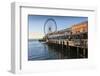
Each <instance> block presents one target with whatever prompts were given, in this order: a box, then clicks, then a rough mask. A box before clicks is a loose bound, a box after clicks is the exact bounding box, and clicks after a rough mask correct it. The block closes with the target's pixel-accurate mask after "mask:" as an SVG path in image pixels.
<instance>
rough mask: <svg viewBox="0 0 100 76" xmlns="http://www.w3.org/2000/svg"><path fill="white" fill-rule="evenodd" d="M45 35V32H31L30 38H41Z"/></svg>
mask: <svg viewBox="0 0 100 76" xmlns="http://www.w3.org/2000/svg"><path fill="white" fill-rule="evenodd" d="M43 36H44V34H43V33H37V32H29V39H41V38H43Z"/></svg>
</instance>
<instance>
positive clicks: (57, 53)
mask: <svg viewBox="0 0 100 76" xmlns="http://www.w3.org/2000/svg"><path fill="white" fill-rule="evenodd" d="M68 49H69V48H66V47H65V46H63V47H62V46H58V45H50V44H49V45H48V44H47V43H45V42H39V41H38V40H29V42H28V60H55V59H75V58H83V57H81V56H80V55H81V54H82V53H80V52H77V50H76V48H72V47H71V48H70V50H68ZM80 50H81V49H80ZM85 58H87V57H85Z"/></svg>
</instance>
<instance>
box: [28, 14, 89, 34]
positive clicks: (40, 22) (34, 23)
mask: <svg viewBox="0 0 100 76" xmlns="http://www.w3.org/2000/svg"><path fill="white" fill-rule="evenodd" d="M49 18H53V19H54V20H55V21H56V23H57V30H61V29H65V28H68V27H70V26H72V25H73V24H77V23H80V22H83V21H87V20H88V18H87V17H74V16H72V17H71V16H42V15H29V16H28V27H29V33H30V32H33V33H34V32H35V33H42V34H44V29H43V28H44V23H45V21H46V20H47V19H49Z"/></svg>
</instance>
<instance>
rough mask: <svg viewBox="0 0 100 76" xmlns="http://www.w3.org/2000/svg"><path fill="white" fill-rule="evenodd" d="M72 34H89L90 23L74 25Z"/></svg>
mask: <svg viewBox="0 0 100 76" xmlns="http://www.w3.org/2000/svg"><path fill="white" fill-rule="evenodd" d="M71 30H72V34H78V33H83V32H88V21H85V22H82V23H79V24H76V25H73V26H72V27H71Z"/></svg>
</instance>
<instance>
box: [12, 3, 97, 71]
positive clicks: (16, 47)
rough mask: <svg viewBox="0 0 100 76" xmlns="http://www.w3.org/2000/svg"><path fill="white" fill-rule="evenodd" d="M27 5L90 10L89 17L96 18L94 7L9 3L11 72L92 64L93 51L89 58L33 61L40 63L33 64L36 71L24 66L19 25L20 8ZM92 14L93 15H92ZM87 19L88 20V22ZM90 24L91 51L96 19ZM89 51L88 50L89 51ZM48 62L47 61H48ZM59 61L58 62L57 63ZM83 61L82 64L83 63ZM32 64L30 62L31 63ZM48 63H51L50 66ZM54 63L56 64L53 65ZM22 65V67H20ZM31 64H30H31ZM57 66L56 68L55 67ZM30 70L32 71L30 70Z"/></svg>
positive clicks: (51, 8) (39, 7) (56, 8)
mask: <svg viewBox="0 0 100 76" xmlns="http://www.w3.org/2000/svg"><path fill="white" fill-rule="evenodd" d="M27 7H29V8H35V9H36V8H37V9H47V10H59V11H60V10H61V11H66V10H72V11H79V12H82V11H83V12H84V11H87V12H92V14H91V18H94V20H96V9H95V8H87V7H71V6H67V8H65V7H64V8H63V7H58V6H57V7H56V6H54V7H51V6H50V7H45V6H44V5H40V6H39V5H38V6H37V5H35V6H34V4H28V3H15V2H14V3H12V5H11V8H12V10H11V19H12V20H11V21H12V23H11V24H12V28H11V29H12V32H11V33H12V37H11V38H12V39H11V40H12V45H11V46H12V49H11V50H12V51H11V71H12V72H13V73H22V72H41V71H51V70H53V69H54V70H57V69H59V68H61V70H63V69H69V68H72V69H73V68H75V67H76V68H77V67H78V68H84V67H92V66H94V63H92V62H94V60H93V58H94V56H93V53H91V54H90V56H91V57H90V58H89V59H84V60H83V59H79V60H78V59H77V60H71V61H69V60H68V61H67V60H53V61H38V62H34V61H33V63H35V64H36V65H37V64H40V63H41V64H42V65H40V66H39V67H40V68H39V67H36V66H34V67H35V69H36V68H38V69H37V71H35V69H32V68H33V67H32V68H31V67H29V68H28V67H25V66H29V65H28V64H26V63H25V62H24V61H23V60H22V59H23V58H22V57H23V56H22V55H23V52H22V51H21V50H22V44H23V43H22V37H23V31H22V29H23V30H24V28H22V26H21V25H23V23H22V21H23V17H22V15H23V13H22V8H27ZM24 12H25V11H24ZM40 14H41V13H40ZM41 15H44V14H43V13H42V14H41ZM52 15H54V14H52ZM92 16H93V17H92ZM90 21H92V20H90ZM90 21H89V22H90ZM90 24H91V25H92V26H91V27H90V26H89V29H90V31H89V37H92V39H90V38H89V39H88V40H89V44H90V45H89V47H92V48H91V49H90V48H89V49H90V50H92V51H93V47H95V46H94V44H93V43H95V41H93V40H95V32H96V31H95V30H96V28H95V26H94V25H95V24H96V21H92V22H91V23H90ZM91 34H93V36H94V37H93V36H92V35H91ZM91 41H93V42H91ZM89 53H90V52H89ZM48 62H49V63H48ZM51 62H53V63H51ZM62 62H64V63H62ZM59 63H60V64H59ZM66 63H67V65H68V66H69V65H70V66H69V67H68V66H66ZM70 63H72V64H70ZM83 63H84V64H83ZM23 64H26V65H24V66H23ZM31 64H32V63H31ZM50 64H52V65H51V66H50ZM54 64H56V65H54ZM77 64H78V65H77ZM45 65H46V67H45ZM61 65H65V68H64V67H63V66H61ZM75 65H77V66H75ZM22 66H23V67H24V69H23V68H22ZM31 66H32V65H31ZM47 66H50V67H47ZM52 66H53V67H54V66H55V67H56V68H53V67H52ZM43 67H45V69H41V68H43ZM57 67H58V68H57ZM25 68H28V69H27V70H26V69H25ZM31 70H32V71H31Z"/></svg>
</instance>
